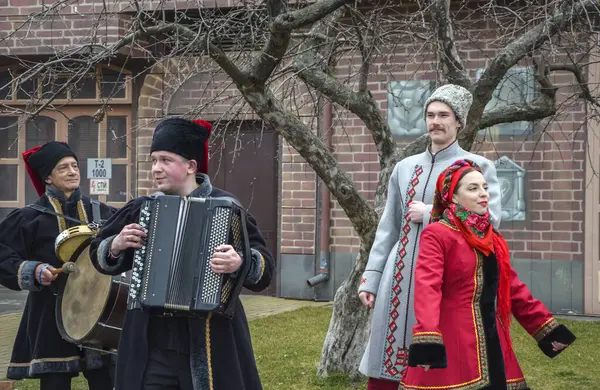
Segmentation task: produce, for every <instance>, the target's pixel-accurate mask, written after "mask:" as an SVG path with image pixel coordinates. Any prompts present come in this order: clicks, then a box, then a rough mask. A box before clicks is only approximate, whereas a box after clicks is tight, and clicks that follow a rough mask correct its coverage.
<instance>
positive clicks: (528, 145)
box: [138, 23, 585, 260]
mask: <svg viewBox="0 0 600 390" xmlns="http://www.w3.org/2000/svg"><path fill="white" fill-rule="evenodd" d="M476 26H477V28H479V29H481V26H482V24H481V23H479V24H476ZM458 43H459V45H460V53H461V55H462V56H463V58H465V59H468V61H466V66H467V67H468V69H469V72H470V75H471V76H472V77H473V78H474V77H475V74H476V71H477V69H478V68H481V67H484V66H486V65H487V64H488V63H489V57H490V56H492V55H493V54H494V52H495V48H494V47H493V45H492V44H491V43H489V44H488V43H486V42H485V41H478V42H477V44H476V45H475V46H474V47H469V45H470V41H467V40H462V41H461V40H459V42H458ZM413 52H414V50H413V49H412V48H411V47H409V46H405V47H403V46H399V47H397V48H396V49H395V51H394V52H393V53H391V54H386V55H385V57H381V58H378V61H376V62H375V63H374V64H373V68H372V71H371V76H370V78H369V88H370V91H371V93H372V94H373V96H374V97H375V98H376V99H377V100H378V102H379V106H380V108H381V110H382V111H383V112H384V113H385V110H386V109H387V99H388V93H387V88H388V83H389V82H390V81H399V80H411V79H422V80H435V79H436V73H435V72H434V68H435V62H434V57H433V56H432V55H431V54H427V53H426V54H425V55H423V54H421V55H420V56H418V57H416V56H414V55H413V54H412V53H413ZM198 61H199V62H197V63H195V64H194V65H190V68H182V69H183V70H182V69H180V70H178V71H170V72H167V73H168V76H164V75H162V76H160V78H161V80H162V81H157V80H158V78H157V79H156V80H154V79H152V78H150V79H149V80H154V81H151V82H150V83H149V84H148V83H146V84H148V85H145V86H144V88H145V90H143V91H142V94H141V96H140V110H141V111H140V118H141V119H143V120H142V121H141V122H140V124H139V125H140V129H138V131H139V136H138V140H139V141H140V142H139V143H138V145H139V146H138V156H147V152H148V150H147V149H148V148H149V145H150V141H149V140H150V137H151V128H152V126H151V125H149V124H150V123H152V122H153V121H154V122H155V120H156V119H158V118H159V117H161V116H162V115H164V114H165V113H166V112H167V111H169V112H170V113H184V112H190V111H192V112H199V113H202V115H203V117H205V118H207V119H209V120H217V119H222V118H227V117H229V118H231V117H238V118H240V117H241V118H248V119H250V118H255V117H254V116H253V115H252V113H251V112H250V111H249V110H248V109H247V108H244V107H243V106H242V105H241V103H240V100H239V94H238V92H237V91H236V90H235V87H234V86H233V85H231V84H230V83H229V82H228V80H226V79H223V78H220V77H215V75H214V74H211V73H210V72H206V71H204V73H200V74H198V75H195V76H193V77H192V78H189V74H190V72H192V73H194V72H197V71H199V70H201V69H204V70H206V68H207V67H209V66H210V62H207V63H203V62H202V61H201V60H198ZM358 66H359V61H358V60H357V59H354V58H345V59H343V60H342V61H340V63H339V66H338V69H337V74H338V75H339V76H340V77H341V78H344V77H347V76H346V75H348V74H356V70H357V69H358ZM194 69H195V70H194ZM209 74H210V75H209ZM149 77H158V76H154V75H152V76H149ZM164 78H167V79H169V80H167V81H165V80H164ZM347 81H349V82H353V81H355V80H352V79H350V80H347ZM553 81H554V82H555V83H556V85H558V86H561V85H562V86H563V87H561V88H560V89H559V93H558V96H559V103H561V104H566V105H568V107H567V109H566V110H565V112H564V113H563V114H562V115H561V116H560V118H559V120H558V121H557V122H552V123H550V124H548V123H546V122H544V121H542V122H540V123H537V124H536V127H535V131H534V134H535V135H534V136H532V137H530V138H528V139H526V138H525V137H516V136H502V135H494V132H493V131H492V138H493V140H492V141H493V142H490V140H489V139H486V140H485V142H481V141H483V140H481V139H480V140H479V141H480V142H479V143H476V144H475V145H474V147H473V150H474V151H475V152H478V153H482V154H483V155H485V156H486V157H488V158H489V159H491V160H496V159H497V158H499V157H500V156H507V157H508V158H510V159H511V160H513V161H514V162H516V163H517V164H518V165H519V166H521V167H523V168H524V169H525V170H526V171H527V172H526V208H527V216H526V220H525V221H523V222H505V223H503V224H502V231H503V233H504V234H505V236H506V238H507V239H508V241H509V244H510V246H511V249H512V251H513V255H514V256H515V257H516V258H520V259H544V260H546V259H548V260H575V259H582V257H583V218H584V216H583V207H584V205H583V199H584V183H583V177H584V176H583V175H584V171H583V170H584V162H585V161H584V158H585V145H584V131H583V130H582V129H583V124H584V118H585V107H584V106H583V105H581V104H580V103H576V104H571V103H569V102H568V101H567V100H568V98H570V97H571V95H572V94H573V92H574V91H575V89H574V88H573V87H570V86H568V85H569V84H571V83H572V82H573V81H574V80H572V78H571V77H570V76H569V75H567V74H557V75H555V77H554V80H553ZM161 83H162V84H161ZM158 84H161V85H162V88H163V89H162V94H161V91H160V90H159V88H158ZM182 85H183V87H182V88H180V87H181V86H182ZM175 91H177V93H176V97H175V98H173V99H172V98H171V95H173V93H175ZM150 95H151V96H150ZM301 95H302V94H301ZM148 99H154V105H155V106H156V108H155V109H154V111H152V110H150V111H148V110H146V108H145V106H148V104H149V103H147V102H149V101H150V100H148ZM301 100H303V103H304V104H305V105H306V106H309V105H310V104H311V101H310V99H305V98H303V99H301ZM159 101H160V102H161V103H159ZM169 102H170V103H169ZM150 106H152V104H150ZM311 114H313V115H312V116H311ZM303 115H304V119H305V120H306V121H307V123H310V124H311V128H313V129H316V124H315V123H314V113H311V112H309V111H308V110H305V111H303ZM311 121H312V122H311ZM333 123H334V129H333V136H332V140H333V150H334V153H335V156H336V158H337V159H338V161H339V163H340V165H341V166H342V168H344V169H345V170H346V171H347V172H349V174H350V175H351V176H352V178H353V180H354V182H355V184H356V186H357V188H358V189H359V191H360V192H361V193H362V194H363V195H364V196H365V197H366V198H367V199H369V200H372V199H373V196H374V190H375V185H376V181H377V175H378V171H379V164H378V162H377V154H376V150H375V147H374V145H373V143H372V139H371V135H370V133H369V131H368V130H367V129H365V128H364V125H363V123H362V121H360V120H359V119H358V118H356V117H355V116H354V115H352V114H351V113H349V112H348V111H347V110H345V109H343V108H341V107H337V106H336V107H335V108H334V115H333ZM145 124H146V125H145ZM578 130H579V131H578ZM412 139H413V138H407V137H404V138H399V139H398V143H399V144H400V145H401V146H402V145H404V144H406V143H408V142H410V141H412ZM281 163H282V178H281V181H282V183H281V185H282V193H281V253H283V254H312V253H314V241H315V221H316V215H315V213H316V200H315V199H316V194H315V188H316V186H315V174H314V172H313V171H312V169H311V168H310V167H309V166H308V165H307V164H306V163H305V162H304V160H303V159H302V158H301V157H300V156H299V155H298V154H297V153H296V152H295V151H294V150H293V149H292V148H290V147H289V146H288V145H287V144H286V143H285V142H284V143H283V148H282V155H281ZM148 172H149V165H148V162H147V161H143V159H142V160H140V162H139V177H140V182H139V183H138V184H139V192H140V193H144V192H149V191H151V182H150V180H149V174H148ZM332 205H333V207H332V210H331V218H332V223H331V237H332V242H331V251H332V252H356V251H358V245H359V240H358V238H357V236H356V234H355V233H354V231H353V229H352V227H351V225H350V222H349V221H348V219H347V218H346V216H345V214H344V212H343V210H342V209H341V208H340V207H339V206H338V205H337V204H336V202H335V201H332Z"/></svg>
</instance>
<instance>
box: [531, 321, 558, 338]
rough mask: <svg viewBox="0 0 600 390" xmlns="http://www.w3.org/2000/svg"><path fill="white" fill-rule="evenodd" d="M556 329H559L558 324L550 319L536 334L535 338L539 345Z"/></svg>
mask: <svg viewBox="0 0 600 390" xmlns="http://www.w3.org/2000/svg"><path fill="white" fill-rule="evenodd" d="M556 327H558V322H556V320H555V319H554V318H550V319H549V320H548V321H546V322H545V323H544V324H543V325H542V326H541V327H540V328H539V329H538V330H536V331H535V332H534V334H533V338H534V339H535V341H537V342H538V343H539V342H540V341H542V340H543V339H544V338H545V337H546V336H548V335H549V334H550V332H552V331H553V330H554V329H555V328H556Z"/></svg>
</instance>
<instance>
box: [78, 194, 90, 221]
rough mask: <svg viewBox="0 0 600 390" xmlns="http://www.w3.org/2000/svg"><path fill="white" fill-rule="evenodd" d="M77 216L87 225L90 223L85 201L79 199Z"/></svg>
mask: <svg viewBox="0 0 600 390" xmlns="http://www.w3.org/2000/svg"><path fill="white" fill-rule="evenodd" d="M77 214H79V219H80V220H81V221H83V222H85V223H88V222H89V220H88V216H87V212H86V211H85V206H84V205H83V200H81V199H79V200H78V201H77Z"/></svg>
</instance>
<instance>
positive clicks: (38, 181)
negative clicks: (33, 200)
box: [23, 141, 79, 195]
mask: <svg viewBox="0 0 600 390" xmlns="http://www.w3.org/2000/svg"><path fill="white" fill-rule="evenodd" d="M65 157H73V158H74V159H75V160H77V161H79V160H78V158H77V155H76V154H75V152H73V150H71V148H70V147H69V145H67V144H66V143H64V142H58V141H50V142H48V143H46V144H44V145H42V146H36V147H35V148H32V149H30V150H28V151H26V152H23V160H24V161H25V165H26V168H27V171H28V173H29V176H30V178H31V181H32V182H33V184H34V186H35V187H36V190H37V192H38V194H40V191H42V193H43V188H44V186H45V180H46V178H47V177H48V176H50V173H52V170H53V169H54V167H55V166H56V164H58V162H59V161H60V160H62V159H63V158H65ZM40 195H41V194H40Z"/></svg>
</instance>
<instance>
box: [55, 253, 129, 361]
mask: <svg viewBox="0 0 600 390" xmlns="http://www.w3.org/2000/svg"><path fill="white" fill-rule="evenodd" d="M75 264H76V266H77V270H76V271H75V272H72V273H70V274H69V275H68V277H67V281H66V283H65V288H64V290H63V292H62V293H61V294H59V295H58V297H57V298H58V300H57V304H56V321H57V326H58V331H59V333H60V335H61V336H62V337H63V338H64V339H65V340H67V341H69V342H72V343H75V344H79V345H81V346H83V347H86V346H90V347H93V348H100V349H105V350H110V349H115V350H116V348H117V347H118V345H119V337H120V334H121V327H122V325H123V321H124V319H125V312H126V310H127V296H128V294H129V280H130V275H129V274H121V275H118V276H110V275H104V274H101V273H100V272H98V271H97V270H96V268H94V265H93V264H92V261H91V259H90V255H89V248H88V247H87V246H86V247H85V248H84V249H83V250H82V251H81V253H80V254H79V255H78V257H77V259H76V260H75Z"/></svg>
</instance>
